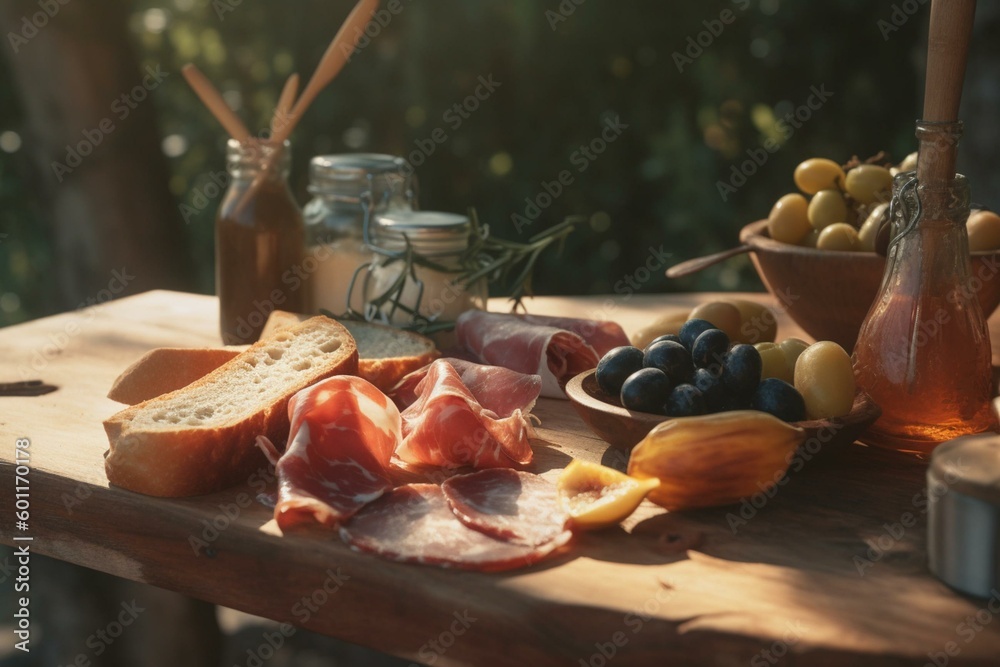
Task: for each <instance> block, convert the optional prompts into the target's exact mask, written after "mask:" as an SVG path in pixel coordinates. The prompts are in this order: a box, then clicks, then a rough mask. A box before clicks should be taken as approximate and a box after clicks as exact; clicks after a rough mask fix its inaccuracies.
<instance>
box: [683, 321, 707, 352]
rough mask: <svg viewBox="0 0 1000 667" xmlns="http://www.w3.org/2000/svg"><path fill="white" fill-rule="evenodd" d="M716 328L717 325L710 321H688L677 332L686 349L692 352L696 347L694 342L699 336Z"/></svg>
mask: <svg viewBox="0 0 1000 667" xmlns="http://www.w3.org/2000/svg"><path fill="white" fill-rule="evenodd" d="M715 328H716V327H715V325H714V324H712V323H711V322H709V321H708V320H697V319H695V320H688V321H687V322H685V323H684V324H682V325H681V329H680V331H678V332H677V335H678V336H680V338H681V343H682V344H683V345H684V347H686V348H687V349H689V350H690V349H691V348H692V347H693V346H694V341H695V339H696V338H697V337H698V336H700V335H701V334H703V333H704V332H706V331H708V330H709V329H715Z"/></svg>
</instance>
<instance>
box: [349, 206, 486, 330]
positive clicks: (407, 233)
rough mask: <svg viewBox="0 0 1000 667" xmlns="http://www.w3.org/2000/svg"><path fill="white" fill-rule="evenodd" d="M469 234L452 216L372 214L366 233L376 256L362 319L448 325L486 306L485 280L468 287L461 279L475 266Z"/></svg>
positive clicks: (465, 221)
mask: <svg viewBox="0 0 1000 667" xmlns="http://www.w3.org/2000/svg"><path fill="white" fill-rule="evenodd" d="M472 230H473V226H472V223H471V221H470V220H469V218H468V216H465V215H457V214H454V213H440V212H435V211H400V212H398V213H387V214H384V215H380V216H376V217H375V218H374V220H373V222H372V224H371V227H370V230H369V231H370V241H371V245H372V249H373V250H374V251H375V257H374V258H373V259H372V262H371V265H370V266H369V268H368V272H367V275H366V276H365V278H364V295H365V305H366V309H367V310H366V313H365V314H366V317H367V318H368V319H378V320H382V321H387V322H389V323H391V324H409V323H413V322H419V321H426V322H428V323H434V322H453V321H454V320H456V319H457V318H458V316H459V315H461V314H462V313H463V312H465V311H466V310H470V309H473V308H480V309H482V308H485V307H486V299H487V297H488V296H489V289H488V281H487V278H486V277H485V276H484V277H482V278H479V279H478V280H475V281H474V282H472V283H471V284H469V283H466V282H465V281H463V280H462V279H461V276H462V274H463V273H469V272H471V271H472V270H474V269H476V268H478V267H477V266H476V265H475V262H474V260H473V258H471V257H469V253H468V250H469V245H470V242H471V241H472V240H473V239H472ZM439 342H441V341H440V339H439Z"/></svg>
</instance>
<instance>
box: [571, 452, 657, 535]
mask: <svg viewBox="0 0 1000 667" xmlns="http://www.w3.org/2000/svg"><path fill="white" fill-rule="evenodd" d="M659 484H660V480H658V479H635V478H633V477H629V476H628V475H626V474H625V473H621V472H618V471H617V470H615V469H614V468H608V467H606V466H602V465H600V464H597V463H588V462H586V461H580V460H578V459H573V461H572V462H571V463H570V464H569V465H568V466H566V469H565V470H563V472H562V474H561V475H560V476H559V481H558V482H557V483H556V486H557V487H558V489H559V500H560V502H562V505H563V507H564V508H565V509H566V511H567V512H569V515H570V520H571V522H572V524H573V527H575V528H580V529H582V530H596V529H598V528H606V527H608V526H614V525H616V524H618V523H621V522H622V521H624V520H625V519H627V518H628V517H629V516H630V515H631V514H632V512H634V511H635V509H636V508H637V507H638V506H639V503H641V502H642V499H643V498H645V497H646V494H647V493H649V492H650V491H652V490H653V489H655V488H656V487H657V486H659Z"/></svg>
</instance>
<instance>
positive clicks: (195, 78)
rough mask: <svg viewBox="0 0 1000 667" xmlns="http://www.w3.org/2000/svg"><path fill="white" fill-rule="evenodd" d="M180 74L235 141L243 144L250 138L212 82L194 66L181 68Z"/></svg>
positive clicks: (189, 65)
mask: <svg viewBox="0 0 1000 667" xmlns="http://www.w3.org/2000/svg"><path fill="white" fill-rule="evenodd" d="M181 72H182V73H183V74H184V78H185V79H187V82H188V84H190V86H191V88H193V89H194V92H195V93H197V95H198V97H199V98H200V99H201V101H202V103H203V104H204V105H205V106H206V107H208V110H209V111H211V112H212V115H213V116H215V119H216V120H217V121H219V123H220V124H221V125H222V127H224V128H225V129H226V132H228V133H229V136H231V137H232V138H233V139H235V140H236V141H238V142H240V143H243V142H245V141H246V140H247V139H249V138H250V132H249V131H248V130H247V128H246V125H244V124H243V121H241V120H240V117H239V116H237V115H236V113H235V112H234V111H233V110H232V109H230V108H229V105H228V104H226V100H225V99H223V97H222V94H221V93H220V92H219V91H218V90H217V89H216V87H215V86H213V85H212V82H211V81H209V80H208V77H206V76H205V75H204V74H202V72H201V70H200V69H198V68H197V67H195V65H194V64H192V63H188V64H187V65H185V66H184V67H182V68H181Z"/></svg>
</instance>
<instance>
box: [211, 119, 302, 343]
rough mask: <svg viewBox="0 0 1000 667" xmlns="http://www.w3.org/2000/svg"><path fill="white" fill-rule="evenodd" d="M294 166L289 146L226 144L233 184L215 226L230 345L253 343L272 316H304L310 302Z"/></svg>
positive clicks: (224, 328) (222, 313)
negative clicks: (279, 313)
mask: <svg viewBox="0 0 1000 667" xmlns="http://www.w3.org/2000/svg"><path fill="white" fill-rule="evenodd" d="M276 152H278V154H277V155H275V153H276ZM269 163H270V168H269V169H265V165H268V164H269ZM290 165H291V151H290V149H289V145H288V142H285V145H284V146H282V147H280V148H278V147H276V146H274V145H272V144H269V143H267V142H266V141H258V140H250V141H246V142H242V143H241V142H238V141H236V140H235V139H230V140H229V143H228V144H227V147H226V167H227V169H228V171H229V174H230V176H231V181H230V184H229V189H228V190H227V192H226V195H225V197H224V198H223V200H222V205H221V206H220V207H219V212H218V215H217V216H216V222H215V286H216V293H217V294H218V296H219V328H220V330H221V332H222V341H223V343H225V344H226V345H243V344H246V343H253V342H255V341H256V340H257V339H258V338H259V337H260V332H261V330H262V329H263V328H264V324H265V322H267V317H268V315H269V314H270V313H271V311H273V310H276V309H280V310H287V311H291V312H296V313H298V312H303V310H304V306H305V304H306V302H307V301H308V294H307V293H306V292H307V290H308V285H307V283H306V281H305V280H304V276H303V273H302V260H303V248H304V245H305V241H304V239H305V227H304V224H303V219H302V211H301V209H300V208H299V206H298V204H296V202H295V198H294V196H293V195H292V192H291V190H290V189H289V187H288V173H289V169H290ZM255 179H256V180H257V181H258V183H257V184H256V185H255V186H254V187H251V184H252V183H253V182H254V180H255Z"/></svg>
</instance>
